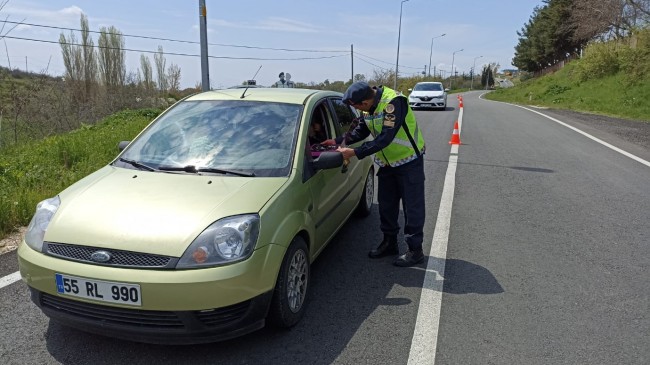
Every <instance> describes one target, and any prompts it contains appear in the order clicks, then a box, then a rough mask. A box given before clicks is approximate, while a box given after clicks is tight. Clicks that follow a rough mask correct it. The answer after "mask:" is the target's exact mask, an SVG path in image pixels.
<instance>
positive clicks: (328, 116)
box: [18, 88, 374, 344]
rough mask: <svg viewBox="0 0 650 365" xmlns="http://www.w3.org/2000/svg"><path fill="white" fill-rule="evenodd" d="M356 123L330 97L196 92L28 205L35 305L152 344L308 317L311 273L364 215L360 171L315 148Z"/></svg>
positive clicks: (23, 264) (28, 259) (356, 163)
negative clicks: (106, 158)
mask: <svg viewBox="0 0 650 365" xmlns="http://www.w3.org/2000/svg"><path fill="white" fill-rule="evenodd" d="M357 116H358V114H357V112H356V111H355V110H354V109H352V108H351V107H350V106H348V105H345V104H343V103H342V95H341V94H340V93H336V92H330V91H319V90H307V89H273V88H251V89H248V90H242V89H230V90H215V91H208V92H204V93H199V94H196V95H193V96H191V97H188V98H186V99H184V100H182V101H180V102H178V103H176V104H175V105H174V106H172V107H171V108H169V109H168V110H166V111H165V112H164V113H162V114H161V115H160V116H159V117H158V118H156V119H155V120H154V121H152V122H151V123H150V124H149V125H148V126H147V127H146V128H145V129H144V130H143V131H142V132H141V133H140V134H139V135H138V136H137V137H136V138H135V139H134V140H133V141H131V142H129V141H125V142H121V143H120V146H119V148H120V149H121V152H120V154H119V155H118V156H117V158H116V159H115V160H114V161H112V162H111V163H110V164H108V165H107V166H105V167H103V168H101V169H99V170H98V171H96V172H94V173H92V174H90V175H89V176H87V177H85V178H83V179H81V180H80V181H78V182H76V183H75V184H73V185H72V186H70V187H68V188H67V189H65V190H64V191H62V192H61V193H60V194H59V195H57V196H55V197H52V198H50V199H47V200H44V201H42V202H41V203H39V204H38V206H37V209H36V213H35V215H34V217H33V219H32V221H31V223H30V224H29V227H28V230H27V232H26V234H25V237H24V240H23V242H22V244H21V245H20V247H19V249H18V259H19V265H20V273H21V275H22V278H23V280H24V281H25V282H26V283H27V285H28V286H29V289H30V291H31V297H32V300H33V301H34V302H35V303H36V304H37V305H38V306H39V307H40V308H41V310H42V311H43V312H44V313H45V314H46V315H47V316H49V317H50V318H51V319H52V320H55V321H57V322H59V323H62V324H64V325H67V326H70V327H75V328H78V329H81V330H83V331H89V332H93V333H97V334H101V335H106V336H112V337H118V338H122V339H130V340H133V341H139V342H150V343H175V344H190V343H202V342H213V341H219V340H225V339H229V338H232V337H236V336H240V335H243V334H246V333H249V332H251V331H254V330H257V329H260V328H262V327H263V326H264V325H265V324H266V323H267V322H268V323H270V324H273V325H276V326H278V327H291V326H293V325H295V324H296V323H297V322H298V321H299V320H300V318H301V317H302V315H303V313H304V311H305V303H306V302H305V298H306V296H307V295H308V293H309V283H310V264H311V263H312V262H313V261H314V260H315V259H316V257H318V255H319V254H320V253H321V252H322V251H323V249H324V248H325V247H326V245H327V243H328V242H329V241H331V240H332V238H333V237H334V235H335V234H336V232H337V231H338V230H339V229H340V228H341V227H342V226H343V225H344V223H345V222H346V220H347V219H348V218H349V217H350V216H351V215H352V214H353V213H355V212H356V213H358V214H360V215H361V216H366V215H368V214H370V210H371V207H372V203H373V195H374V169H373V165H372V161H371V159H369V158H368V159H363V160H357V159H356V158H354V159H352V160H350V161H344V160H343V157H342V155H341V154H340V153H339V152H336V150H335V148H333V147H324V146H323V145H321V144H319V143H317V142H315V141H314V140H313V139H312V138H310V137H313V136H312V135H313V133H311V131H312V128H311V127H310V124H311V123H312V121H314V120H318V121H319V122H320V123H322V124H321V125H322V127H321V128H322V130H321V131H320V132H321V139H322V138H328V139H330V138H334V137H336V136H340V135H343V134H345V133H346V132H347V131H348V130H349V129H350V126H351V125H354V118H356V117H357Z"/></svg>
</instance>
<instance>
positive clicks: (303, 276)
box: [268, 237, 310, 328]
mask: <svg viewBox="0 0 650 365" xmlns="http://www.w3.org/2000/svg"><path fill="white" fill-rule="evenodd" d="M309 275H310V267H309V251H308V248H307V244H306V243H305V241H304V240H303V239H302V237H296V238H294V239H293V241H292V242H291V245H289V248H288V249H287V252H286V253H285V255H284V259H283V260H282V266H280V273H279V274H278V280H277V282H276V283H275V289H274V291H273V298H272V299H271V307H270V309H269V315H268V321H269V323H270V324H271V325H272V326H274V327H277V328H290V327H293V326H294V325H295V324H296V323H298V322H299V321H300V318H302V316H303V314H304V313H305V304H306V301H305V300H306V298H307V292H308V289H309V278H310V276H309Z"/></svg>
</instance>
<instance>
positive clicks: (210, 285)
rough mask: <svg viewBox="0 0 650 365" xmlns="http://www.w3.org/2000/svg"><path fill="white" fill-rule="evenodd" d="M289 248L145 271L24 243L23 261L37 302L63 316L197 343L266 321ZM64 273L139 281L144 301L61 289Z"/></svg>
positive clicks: (85, 325)
mask: <svg viewBox="0 0 650 365" xmlns="http://www.w3.org/2000/svg"><path fill="white" fill-rule="evenodd" d="M285 251H286V248H284V247H282V246H279V245H266V246H264V247H262V248H260V249H258V250H256V251H255V252H254V253H253V254H252V256H251V257H249V258H248V259H247V260H245V261H242V262H238V263H235V264H231V265H225V266H221V267H213V268H206V269H194V270H143V269H127V268H116V267H106V266H97V265H89V264H85V263H81V262H74V261H67V260H62V259H59V258H56V257H52V256H48V255H45V254H42V253H40V252H37V251H34V250H32V249H31V248H30V247H28V246H27V245H26V244H24V243H23V244H21V245H20V246H19V248H18V261H19V266H20V272H21V276H22V278H23V280H24V281H25V282H26V283H27V285H28V286H29V287H30V289H31V291H32V299H33V301H34V302H35V303H36V304H37V305H38V306H39V307H40V308H41V309H42V311H43V312H44V313H45V314H46V315H47V316H48V317H50V318H52V319H54V320H56V321H59V322H62V323H64V324H66V325H69V326H71V327H76V328H79V329H81V330H84V331H88V332H93V333H98V334H102V335H107V336H114V337H119V338H125V339H131V340H134V341H140V342H150V343H176V344H190V343H202V342H213V341H218V340H225V339H228V338H232V337H236V336H240V335H243V334H245V333H248V332H251V331H254V330H256V329H259V328H261V327H263V326H264V318H265V317H266V314H267V312H268V308H269V304H270V300H271V297H272V293H273V288H274V286H275V280H276V278H277V275H278V272H279V268H280V265H281V263H282V258H283V256H284V253H285ZM56 273H60V274H64V275H70V276H77V277H85V278H89V279H92V280H103V281H111V282H122V283H130V284H138V285H140V289H141V297H142V306H140V307H134V306H126V305H120V304H112V303H104V302H97V301H93V300H88V299H82V298H77V297H70V296H66V295H61V294H58V292H57V290H56V282H55V279H54V278H55V274H56ZM125 318H127V319H125ZM151 318H154V319H153V320H152V319H151ZM149 322H152V323H149Z"/></svg>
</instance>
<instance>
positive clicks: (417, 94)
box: [409, 91, 445, 97]
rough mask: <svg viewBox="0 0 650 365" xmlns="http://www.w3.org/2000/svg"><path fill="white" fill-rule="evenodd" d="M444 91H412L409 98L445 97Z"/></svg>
mask: <svg viewBox="0 0 650 365" xmlns="http://www.w3.org/2000/svg"><path fill="white" fill-rule="evenodd" d="M444 94H445V92H444V91H412V92H411V94H410V95H409V96H414V97H420V96H429V97H431V96H443V95H444Z"/></svg>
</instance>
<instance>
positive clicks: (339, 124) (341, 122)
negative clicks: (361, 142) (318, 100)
mask: <svg viewBox="0 0 650 365" xmlns="http://www.w3.org/2000/svg"><path fill="white" fill-rule="evenodd" d="M330 100H331V101H332V106H333V107H334V113H336V121H335V123H334V124H335V126H336V135H337V136H342V135H343V134H345V132H347V131H348V129H350V125H351V124H352V120H353V119H354V118H356V117H358V116H359V114H358V113H357V111H356V110H355V109H353V108H352V107H351V106H349V105H347V104H344V103H343V99H341V98H332V99H330Z"/></svg>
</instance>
